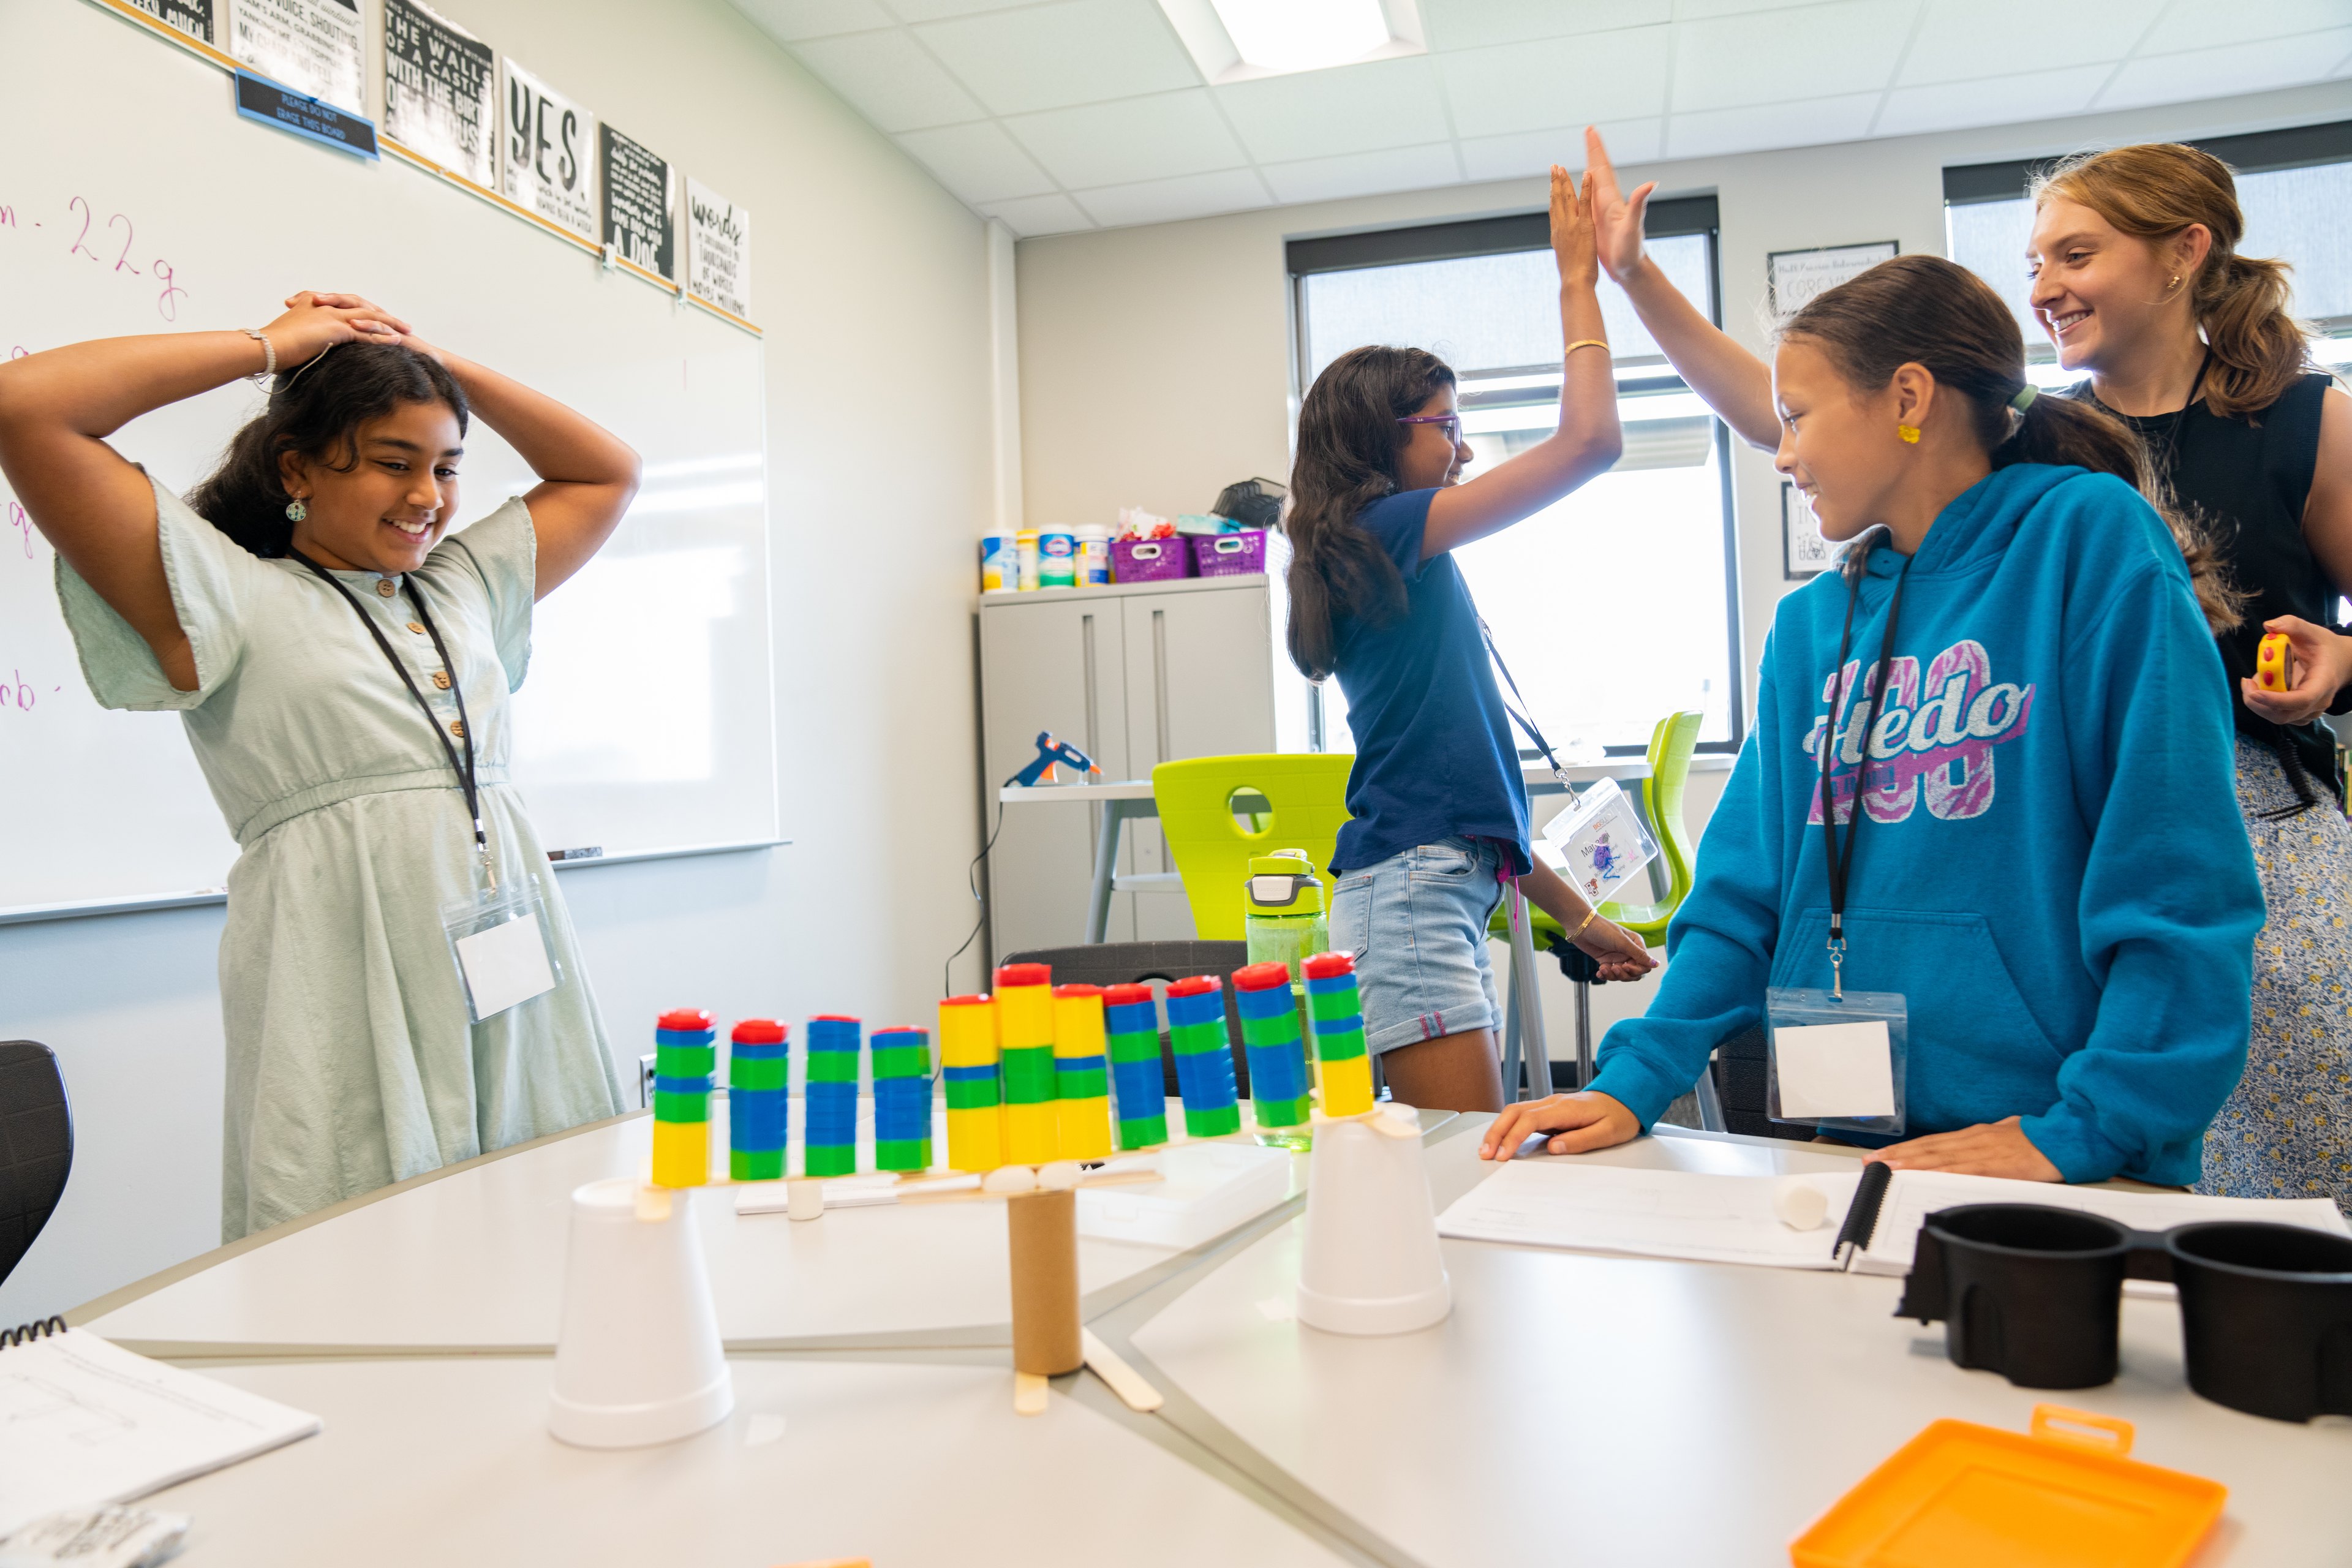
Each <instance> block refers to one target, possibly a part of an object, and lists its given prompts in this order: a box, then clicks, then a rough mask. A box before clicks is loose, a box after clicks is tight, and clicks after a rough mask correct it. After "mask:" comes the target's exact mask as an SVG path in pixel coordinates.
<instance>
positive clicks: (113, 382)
mask: <svg viewBox="0 0 2352 1568" xmlns="http://www.w3.org/2000/svg"><path fill="white" fill-rule="evenodd" d="M296 300H297V301H299V302H296V303H292V304H290V306H289V309H288V310H287V311H286V313H285V314H284V315H282V316H280V317H278V319H277V320H276V321H272V322H270V323H269V324H268V326H266V327H264V328H262V329H261V331H262V332H263V334H264V335H265V336H267V337H268V339H269V342H270V345H271V347H272V348H274V349H275V350H276V351H277V355H278V363H279V364H280V365H283V366H291V365H296V364H299V363H303V362H304V361H306V360H309V359H310V358H312V357H314V356H316V355H317V354H318V353H320V352H321V351H323V350H324V349H326V348H328V347H329V346H331V344H334V343H340V342H350V341H351V340H352V339H354V338H360V337H377V338H383V337H388V336H392V335H396V334H397V333H398V332H399V331H401V330H402V328H401V324H400V323H399V321H397V320H395V319H394V318H393V317H391V316H388V315H385V314H384V313H383V312H382V311H380V310H376V309H374V307H373V306H364V305H352V306H349V307H335V306H330V305H324V304H320V303H316V302H313V301H312V300H310V297H308V296H301V295H298V296H296ZM267 363H268V357H267V354H266V353H265V351H264V350H263V348H262V346H261V344H260V343H258V342H255V341H254V340H253V339H252V338H250V337H248V336H247V335H246V334H245V333H243V332H171V333H164V334H161V335H158V336H153V337H136V338H102V339H99V340H97V341H95V342H86V343H73V344H69V345H68V346H67V347H65V348H61V349H51V350H49V351H47V353H37V354H30V355H27V356H26V357H25V358H23V359H20V360H14V361H11V362H9V363H6V364H0V472H5V474H6V476H7V479H8V483H9V485H10V486H11V487H12V488H13V489H15V490H16V497H17V499H18V500H21V501H23V502H24V503H25V510H26V514H27V515H29V516H30V517H31V518H32V520H33V521H34V522H35V523H36V524H37V525H38V526H39V528H40V530H41V532H42V534H43V536H44V537H46V538H47V540H48V542H50V543H51V544H52V545H54V546H55V547H56V548H57V552H58V554H60V555H62V556H64V557H65V559H66V563H67V564H68V565H70V566H71V567H72V568H73V569H74V570H75V571H76V572H78V573H79V574H81V577H82V580H83V581H84V582H86V583H88V584H89V585H90V587H91V588H93V589H94V590H96V591H97V593H98V595H99V597H100V598H101V599H104V600H105V601H106V603H107V604H108V605H110V606H111V607H112V609H113V610H114V613H115V614H117V615H119V616H121V617H122V618H123V620H125V621H126V622H128V623H129V624H130V626H131V629H132V630H133V631H135V632H137V633H138V634H139V635H140V637H142V638H143V639H144V640H145V641H146V643H147V646H148V647H151V648H152V649H154V651H155V658H156V659H157V660H158V662H160V663H161V664H162V666H163V674H164V677H165V678H166V679H169V680H170V681H171V683H172V684H173V686H174V687H176V688H178V689H180V690H183V691H193V690H194V689H195V688H196V663H195V656H194V653H193V652H191V651H190V649H189V647H188V637H187V634H186V632H184V630H182V629H181V626H180V621H179V616H177V614H176V613H174V611H173V608H172V594H171V589H170V586H169V584H167V583H166V582H165V580H164V576H163V549H162V546H161V545H160V544H158V543H157V542H156V537H155V493H154V491H153V489H152V488H150V486H149V484H148V482H147V479H146V478H145V476H143V475H142V474H141V473H140V472H139V470H138V469H137V468H133V467H131V464H130V463H128V462H126V461H125V460H123V458H121V456H120V455H119V454H117V453H116V452H115V450H114V448H113V447H110V446H108V445H107V444H106V437H109V436H111V435H112V434H113V433H114V432H115V431H117V430H119V429H121V427H122V426H124V425H126V424H128V423H130V422H131V420H133V419H135V418H137V417H138V416H140V415H142V414H145V413H147V412H149V411H150V410H152V409H156V408H161V407H163V405H165V404H168V403H177V402H179V401H180V400H181V399H183V398H187V397H194V396H195V395H197V394H198V393H202V392H209V391H211V390H212V389H213V388H214V387H216V386H222V385H226V384H227V383H229V382H232V381H235V380H236V378H238V377H239V376H245V375H252V374H257V373H258V372H259V371H261V370H262V369H263V368H264V366H265V365H266V364H267Z"/></svg>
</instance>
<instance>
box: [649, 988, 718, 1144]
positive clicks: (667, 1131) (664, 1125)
mask: <svg viewBox="0 0 2352 1568" xmlns="http://www.w3.org/2000/svg"><path fill="white" fill-rule="evenodd" d="M718 1037H719V1031H718V1030H717V1029H716V1028H715V1027H713V1026H712V1025H711V1022H710V1015H709V1014H708V1013H706V1012H704V1011H703V1010H702V1009H701V1008H699V1007H680V1008H677V1009H676V1010H674V1011H672V1012H667V1013H664V1014H663V1015H662V1016H661V1019H660V1021H659V1022H658V1023H657V1024H656V1026H655V1027H654V1185H656V1186H657V1187H698V1186H701V1185H703V1184H706V1183H708V1182H709V1180H710V1074H711V1071H712V1069H713V1068H716V1067H717V1066H718V1065H719V1062H718V1058H719V1047H718V1046H717V1044H716V1043H715V1042H716V1041H717V1039H718Z"/></svg>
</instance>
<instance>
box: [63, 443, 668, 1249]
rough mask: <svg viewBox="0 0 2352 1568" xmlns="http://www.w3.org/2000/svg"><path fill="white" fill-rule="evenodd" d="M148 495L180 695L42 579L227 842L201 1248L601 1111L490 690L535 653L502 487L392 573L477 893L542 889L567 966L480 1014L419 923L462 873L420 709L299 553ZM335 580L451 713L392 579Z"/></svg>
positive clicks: (459, 842)
mask: <svg viewBox="0 0 2352 1568" xmlns="http://www.w3.org/2000/svg"><path fill="white" fill-rule="evenodd" d="M155 510H156V516H157V522H158V531H159V533H160V535H161V539H162V542H163V568H164V572H165V574H166V575H167V576H168V578H169V579H170V582H171V588H172V602H173V606H174V607H175V608H176V609H177V610H178V612H179V617H180V625H181V626H183V627H184V628H185V630H186V631H187V634H188V640H189V642H190V644H191V645H192V647H194V652H195V660H196V676H197V687H196V689H195V690H194V691H177V690H174V689H173V687H172V684H171V682H170V681H169V680H168V679H165V678H164V675H163V668H162V667H161V666H159V665H158V664H157V663H156V660H155V656H154V654H153V652H152V650H151V649H150V648H149V647H147V645H146V643H145V642H144V641H142V639H141V638H140V637H139V635H138V634H137V633H136V632H134V631H132V630H131V626H130V625H129V624H128V623H127V622H125V621H124V620H123V619H122V617H121V616H118V615H116V614H115V613H114V611H113V610H112V609H110V608H109V607H108V606H107V605H106V604H105V603H104V602H103V601H102V600H100V598H99V596H98V595H97V594H96V593H95V592H94V591H93V590H92V589H91V588H90V587H89V584H87V583H85V582H83V581H82V579H81V578H80V577H79V575H78V574H76V573H75V572H74V571H73V570H72V568H70V567H68V565H67V564H66V563H65V560H64V557H62V556H60V557H58V599H59V600H60V602H61V603H62V604H63V605H64V606H65V616H66V622H67V624H68V626H71V627H72V629H73V635H74V640H75V643H76V645H77V647H79V651H80V655H81V665H82V674H83V676H84V677H85V678H86V679H88V680H89V688H90V690H91V692H92V693H93V694H95V695H96V697H97V698H98V700H99V701H100V704H102V705H103V706H105V707H108V708H124V709H135V710H176V711H178V712H179V714H180V716H181V720H182V721H183V722H184V724H185V725H186V727H187V731H188V741H189V743H190V744H191V745H193V746H194V748H195V752H196V761H197V763H199V764H201V766H202V767H203V769H204V773H205V779H206V781H207V782H209V783H210V784H211V785H212V791H213V798H214V799H215V800H216V801H218V802H219V803H220V808H221V814H222V816H225V817H226V819H227V821H228V826H229V830H230V831H231V832H232V833H233V834H234V835H235V836H236V842H237V847H238V848H239V849H240V850H241V851H242V853H240V854H239V855H238V857H237V860H236V866H235V867H234V868H232V869H231V870H230V872H229V879H228V922H227V927H226V930H225V931H223V932H222V935H221V955H220V984H221V1011H222V1016H223V1021H224V1023H225V1024H226V1030H227V1036H228V1098H227V1112H226V1121H227V1126H226V1137H225V1139H224V1145H223V1150H222V1154H223V1162H222V1163H223V1171H222V1178H221V1235H222V1237H223V1239H225V1240H235V1239H236V1237H240V1236H244V1235H247V1233H249V1232H252V1231H257V1230H261V1229H265V1228H266V1227H268V1226H273V1225H277V1224H279V1223H281V1222H282V1221H285V1220H289V1219H292V1218H295V1217H296V1216H297V1215H304V1214H308V1213H310V1211H311V1210H313V1209H317V1208H322V1207H324V1206H325V1205H328V1204H331V1203H335V1202H338V1201H339V1200H341V1199H343V1198H347V1197H351V1196H353V1195H355V1194H360V1193H364V1192H369V1191H373V1189H375V1188H377V1187H380V1186H383V1185H384V1184H387V1183H390V1182H396V1181H401V1180H403V1179H404V1178H406V1177H409V1176H414V1175H417V1174H420V1173H424V1172H426V1171H430V1170H433V1169H434V1168H436V1166H440V1165H445V1164H447V1163H450V1162H451V1161H454V1160H464V1159H467V1158H470V1157H471V1156H473V1155H476V1154H479V1153H481V1152H485V1151H487V1150H491V1149H498V1148H503V1147H504V1146H506V1145H507V1144H509V1143H518V1142H522V1141H524V1140H526V1139H530V1138H536V1137H540V1136H541V1135H542V1134H545V1133H549V1132H554V1131H561V1130H562V1129H563V1128H566V1127H572V1126H577V1125H578V1124H579V1123H581V1122H583V1121H593V1120H595V1119H596V1118H598V1117H603V1116H611V1115H614V1114H615V1113H617V1112H618V1111H619V1110H620V1109H621V1095H620V1084H619V1081H618V1079H616V1078H615V1076H614V1071H613V1063H612V1057H611V1053H610V1052H609V1051H608V1050H607V1048H606V1046H605V1040H604V1024H603V1021H602V1020H601V1019H600V1018H599V1017H598V1016H597V1012H596V1003H595V998H594V997H593V995H592V994H590V992H589V989H588V984H587V978H586V975H585V973H583V969H582V967H581V963H580V953H579V949H578V946H577V944H576V942H574V940H573V936H572V921H571V918H570V916H569V914H568V913H567V911H566V910H565V909H564V905H563V898H562V893H561V892H559V891H558V890H557V888H556V885H555V878H554V875H553V873H552V871H551V869H550V868H549V866H548V862H547V855H546V851H545V850H544V849H543V848H542V847H541V845H540V842H539V838H538V836H537V835H536V834H534V833H533V832H532V830H531V826H530V817H529V816H527V815H526V813H525V811H524V809H523V803H522V797H521V796H520V795H519V794H518V793H517V792H516V790H515V788H514V786H513V784H510V783H509V780H508V758H509V752H510V751H511V743H510V740H509V730H510V725H509V704H508V700H507V699H508V694H509V692H511V691H512V690H514V689H515V688H517V687H519V686H520V685H521V684H522V679H523V673H524V670H525V668H526V667H527V666H528V664H529V662H530V616H531V597H532V584H533V574H534V559H535V556H536V553H537V543H538V541H537V537H536V535H534V534H533V532H532V531H531V523H530V512H529V510H526V509H525V507H524V505H523V503H522V502H521V500H510V501H509V502H507V504H506V505H504V506H502V507H500V508H499V510H497V511H495V512H493V513H491V514H490V515H489V516H488V517H487V518H485V519H483V520H482V521H479V522H478V523H476V524H474V525H473V526H472V527H471V528H468V529H466V530H465V531H463V532H460V533H455V534H452V535H450V536H449V537H448V538H446V539H444V540H443V541H442V542H440V543H439V544H438V545H436V547H435V548H434V550H433V552H432V554H431V555H430V556H429V557H427V558H426V561H425V565H424V566H423V567H422V568H420V569H419V570H418V571H417V572H416V573H415V574H414V577H415V582H416V583H417V584H418V586H419V589H420V590H421V592H422V593H423V595H424V597H425V604H426V605H427V606H428V608H429V609H430V611H431V614H432V616H433V622H434V625H435V626H437V627H438V628H439V630H440V633H441V637H442V640H443V641H444V642H446V644H447V645H448V648H449V656H450V658H452V659H453V660H454V661H455V662H456V664H457V668H456V669H455V670H454V671H451V672H448V673H450V674H451V675H452V676H453V677H454V680H455V682H461V683H462V684H463V687H464V690H465V695H466V711H467V722H468V724H469V725H470V727H471V728H472V729H473V731H474V737H473V739H474V747H475V755H476V759H477V767H478V776H479V779H480V784H481V805H482V820H483V822H484V824H485V826H487V827H488V830H489V840H490V849H491V852H492V854H493V855H495V856H496V857H497V861H498V866H499V886H500V888H501V889H511V888H516V887H519V886H520V884H521V881H522V879H526V878H528V879H533V880H535V881H536V882H537V883H538V885H539V888H540V890H541V896H542V897H543V898H544V900H545V910H544V920H545V924H546V927H547V931H548V935H549V939H550V943H549V945H550V947H551V951H552V952H553V954H554V957H555V960H556V962H557V963H558V964H559V965H560V966H561V971H562V983H561V984H559V985H558V986H557V987H556V988H555V989H554V990H553V991H551V992H549V993H547V994H544V995H541V996H536V997H533V998H532V999H531V1000H530V1001H528V1002H524V1003H521V1004H520V1005H516V1006H514V1007H511V1008H509V1009H508V1010H507V1011H506V1012H503V1013H500V1014H498V1015H496V1016H493V1017H491V1018H489V1019H488V1020H486V1021H484V1022H482V1023H479V1024H474V1023H470V1022H469V1021H468V1019H467V1007H466V999H465V994H464V992H463V990H462V988H461V986H460V984H459V981H458V975H457V963H456V960H455V959H454V957H453V956H452V955H451V952H450V949H449V944H448V940H447V937H446V934H445V933H444V931H443V928H442V916H441V911H442V909H443V907H444V906H445V905H447V904H450V903H453V902H455V901H457V900H465V899H467V898H470V897H471V896H472V895H473V894H474V893H475V892H476V890H477V889H478V886H479V885H480V882H481V873H480V865H479V860H478V857H477V855H476V853H475V849H474V841H473V840H474V836H473V827H472V824H471V823H470V821H469V820H468V819H467V815H466V799H465V795H464V793H463V792H462V791H461V790H460V789H459V788H458V786H457V778H456V775H455V774H453V773H451V771H450V768H449V763H448V759H447V757H446V755H445V754H444V753H443V752H442V750H441V746H440V743H439V742H437V741H436V739H435V738H434V735H433V731H432V730H431V729H430V728H428V727H427V725H426V721H425V714H424V712H423V710H420V709H419V708H418V707H417V705H416V700H415V698H413V697H411V696H410V695H409V693H408V690H407V689H406V688H405V687H404V686H403V685H402V684H401V681H400V678H399V677H398V676H397V675H395V674H394V672H393V670H392V668H391V666H390V665H389V664H387V663H386V662H385V660H384V657H383V650H381V649H380V648H378V647H376V644H375V639H374V638H373V637H370V636H369V635H368V632H367V628H366V627H365V626H362V625H361V624H360V620H359V617H358V616H355V615H353V614H352V607H351V605H349V604H348V603H347V602H346V601H345V600H344V598H343V597H342V595H340V594H337V593H336V592H335V591H334V590H333V589H332V588H331V587H329V586H328V585H327V584H324V583H321V582H320V581H319V580H318V579H317V578H316V577H314V576H312V575H311V574H310V571H309V570H308V569H307V568H305V567H304V566H303V565H302V563H299V562H298V561H292V560H278V561H265V560H263V559H261V558H260V557H258V556H256V555H254V554H251V553H250V552H247V551H246V550H244V549H243V548H241V547H240V546H239V545H237V544H236V542H234V541H233V540H231V539H230V538H229V537H228V536H227V535H226V534H224V533H222V532H221V531H219V530H218V529H215V527H213V525H212V524H210V523H208V522H206V521H204V520H203V519H202V518H200V517H198V516H196V515H195V513H194V512H193V511H191V510H188V507H187V505H186V504H185V503H184V502H183V501H182V500H180V498H179V497H177V496H175V495H173V494H172V493H171V492H170V491H169V490H167V489H163V487H162V486H161V485H158V486H157V487H156V488H155ZM335 575H336V576H337V577H338V578H340V579H341V581H342V583H343V584H344V585H345V586H347V587H349V588H350V589H351V590H352V595H353V596H355V597H356V598H357V599H358V600H359V601H360V603H361V605H362V607H363V608H364V609H365V611H366V613H367V614H368V615H369V616H371V617H372V618H373V619H374V621H375V623H376V625H377V626H380V627H381V628H382V629H383V634H384V637H386V639H387V640H388V641H390V642H391V644H392V647H393V649H394V652H395V653H396V654H398V655H399V657H400V658H401V660H402V662H403V663H404V664H405V665H406V666H407V667H408V671H409V674H410V677H411V678H412V679H414V680H415V682H416V686H417V689H418V690H420V691H421V692H423V693H424V695H425V699H426V700H427V701H428V702H429V703H430V704H431V706H432V709H433V715H434V719H435V721H436V722H438V723H439V724H441V725H442V726H443V727H444V728H445V729H448V728H449V727H451V726H454V725H455V724H457V694H456V692H455V690H454V689H445V688H444V687H442V686H440V685H437V684H436V682H435V680H434V676H435V675H436V673H439V672H440V671H441V660H440V658H439V656H438V655H437V654H436V652H435V651H434V647H433V641H432V639H431V638H430V637H426V636H425V634H424V633H423V631H422V630H421V629H419V628H418V627H417V626H415V610H414V608H413V607H412V606H411V605H409V603H408V599H407V596H406V595H405V594H404V593H402V592H399V591H398V590H399V589H400V587H401V586H402V580H401V579H397V578H395V579H390V580H389V581H391V582H392V583H393V584H394V589H395V592H394V594H393V595H384V594H383V593H381V592H379V590H378V584H379V582H380V581H384V580H383V579H379V578H378V577H377V576H376V575H375V574H373V573H372V572H339V573H337V574H335ZM452 739H453V742H455V734H454V731H453V734H452ZM457 750H458V753H459V756H460V757H461V758H462V757H463V755H464V746H463V744H462V742H457Z"/></svg>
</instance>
